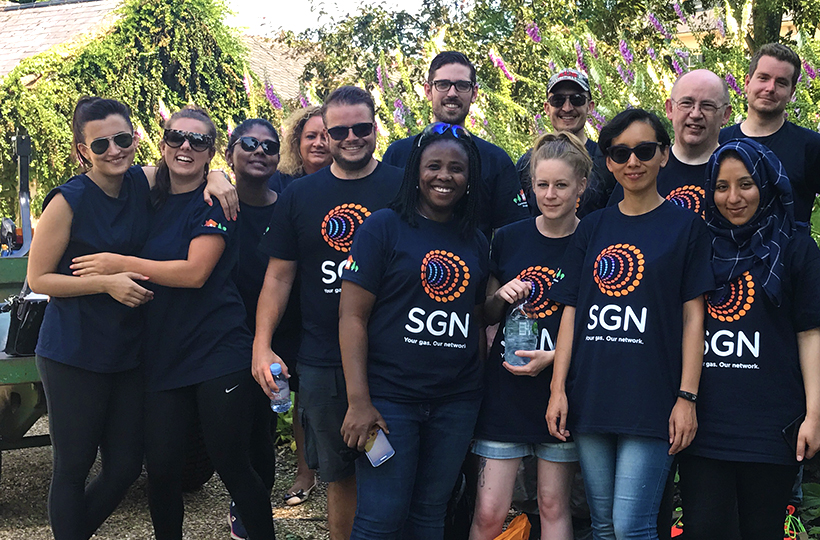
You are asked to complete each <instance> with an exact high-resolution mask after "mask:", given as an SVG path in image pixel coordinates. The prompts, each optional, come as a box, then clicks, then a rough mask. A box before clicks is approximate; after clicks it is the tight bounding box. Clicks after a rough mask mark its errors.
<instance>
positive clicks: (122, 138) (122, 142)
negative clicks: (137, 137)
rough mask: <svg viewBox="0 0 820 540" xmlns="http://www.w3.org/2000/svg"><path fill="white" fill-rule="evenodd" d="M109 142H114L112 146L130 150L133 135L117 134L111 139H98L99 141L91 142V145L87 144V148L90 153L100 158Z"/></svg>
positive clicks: (106, 149)
mask: <svg viewBox="0 0 820 540" xmlns="http://www.w3.org/2000/svg"><path fill="white" fill-rule="evenodd" d="M111 141H114V144H116V145H117V146H119V147H120V148H123V149H125V148H131V144H133V142H134V135H132V134H131V133H117V134H116V135H114V136H113V137H100V138H99V139H94V140H93V141H91V144H89V145H88V147H89V148H90V149H91V151H92V152H94V153H95V154H97V155H98V156H101V155H103V154H105V153H106V152H107V151H108V147H109V146H110V145H111Z"/></svg>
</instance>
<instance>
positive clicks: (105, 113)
mask: <svg viewBox="0 0 820 540" xmlns="http://www.w3.org/2000/svg"><path fill="white" fill-rule="evenodd" d="M111 115H119V116H122V117H123V119H125V121H126V122H127V123H128V127H129V128H131V133H133V132H134V126H133V124H131V110H130V109H129V108H128V106H127V105H125V104H124V103H121V102H119V101H117V100H115V99H104V98H101V97H96V96H88V97H84V98H81V99H80V101H78V102H77V106H76V107H74V115H73V116H72V118H71V133H72V141H71V157H72V159H77V160H78V161H79V162H80V168H81V170H82V171H87V170H88V169H90V168H91V162H89V161H88V160H87V159H86V158H85V156H83V155H82V153H80V151H79V150H78V149H77V145H78V144H80V143H83V144H85V125H86V124H87V123H89V122H93V121H94V120H105V119H106V118H108V117H109V116H111Z"/></svg>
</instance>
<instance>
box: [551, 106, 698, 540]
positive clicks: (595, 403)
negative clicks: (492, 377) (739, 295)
mask: <svg viewBox="0 0 820 540" xmlns="http://www.w3.org/2000/svg"><path fill="white" fill-rule="evenodd" d="M598 144H599V146H600V148H601V150H602V152H603V153H604V154H605V155H606V156H607V158H606V165H607V168H608V169H609V170H610V171H611V172H612V174H613V175H614V176H615V179H616V180H617V181H618V183H619V184H620V185H621V186H622V187H623V189H624V199H623V200H622V201H621V202H620V203H619V204H618V205H615V206H610V207H607V208H605V209H603V210H600V211H598V212H594V213H592V214H590V215H589V216H587V217H586V218H584V219H583V220H582V221H581V223H580V225H579V226H578V229H577V230H576V232H575V235H574V237H573V239H572V242H571V244H570V246H569V247H568V248H567V252H566V255H565V256H564V262H563V267H562V270H563V272H564V275H565V277H564V278H563V279H562V280H561V281H560V282H558V283H557V284H555V285H554V286H553V287H552V289H551V294H550V296H551V298H552V300H554V301H556V302H561V303H562V304H564V305H565V308H564V313H563V315H562V317H561V326H560V328H559V331H558V341H557V344H556V347H555V362H554V368H553V376H552V382H551V384H550V392H551V395H550V400H549V406H548V408H547V424H548V427H549V431H550V434H551V435H553V436H554V437H556V438H558V439H560V440H567V438H568V437H569V436H570V431H571V432H572V436H573V438H574V440H575V443H576V445H577V447H578V455H579V458H580V461H581V469H582V471H583V473H584V483H585V486H586V492H587V500H588V501H589V506H590V513H591V517H592V527H593V531H594V537H595V538H596V540H599V539H600V540H603V539H607V540H609V539H619V540H620V539H622V538H652V539H656V538H657V537H658V536H657V517H658V508H659V505H660V502H661V497H662V495H663V491H664V486H665V484H666V480H667V476H668V473H669V467H670V465H671V463H672V457H673V455H674V454H676V453H678V452H680V451H681V450H683V449H684V448H686V447H687V446H688V445H689V443H691V442H692V439H693V437H694V435H695V430H696V428H697V421H696V416H695V400H696V399H697V392H698V381H699V378H700V370H701V364H702V362H703V313H704V301H703V295H704V293H706V292H708V291H710V290H712V289H713V286H714V285H713V278H712V273H711V271H710V270H709V236H708V232H707V230H706V226H705V224H704V223H703V220H702V219H701V218H700V217H699V216H697V215H695V214H694V213H693V212H691V211H689V210H686V209H683V208H681V207H678V206H676V205H675V204H674V203H671V202H669V201H666V200H665V199H663V197H661V196H660V195H659V194H658V190H657V183H656V182H657V176H658V171H659V170H660V168H661V167H662V166H663V165H664V164H665V163H666V160H667V158H668V155H669V144H670V140H669V135H668V134H667V132H666V130H665V129H664V127H663V124H662V123H661V122H660V120H659V119H658V117H657V116H655V115H654V114H652V113H650V112H647V111H644V110H642V109H629V110H626V111H624V112H622V113H620V114H618V115H617V116H615V118H613V119H612V120H611V121H610V122H609V123H608V124H607V125H606V126H604V129H603V130H601V136H600V138H599V140H598ZM568 428H569V429H568Z"/></svg>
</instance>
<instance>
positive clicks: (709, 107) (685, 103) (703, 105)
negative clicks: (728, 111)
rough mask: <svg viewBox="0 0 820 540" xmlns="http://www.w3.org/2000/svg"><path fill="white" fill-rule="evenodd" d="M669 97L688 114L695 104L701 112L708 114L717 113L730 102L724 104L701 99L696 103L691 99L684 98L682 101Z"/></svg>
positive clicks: (681, 110)
mask: <svg viewBox="0 0 820 540" xmlns="http://www.w3.org/2000/svg"><path fill="white" fill-rule="evenodd" d="M669 99H670V101H672V103H674V104H675V107H677V109H678V110H679V111H680V112H682V113H687V114H688V113H690V112H692V109H694V108H695V106H697V107H698V108H699V109H700V112H702V113H703V114H704V115H707V116H708V115H712V114H715V113H716V112H718V110H720V109H722V108H723V107H726V106H727V105H728V103H725V104H723V105H717V104H715V103H712V102H711V101H701V102H699V103H695V102H694V101H692V100H691V99H682V100H680V101H678V100H676V99H672V98H669Z"/></svg>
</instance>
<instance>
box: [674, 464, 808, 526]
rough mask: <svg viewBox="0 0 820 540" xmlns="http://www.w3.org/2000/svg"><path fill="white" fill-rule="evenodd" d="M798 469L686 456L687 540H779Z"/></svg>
mask: <svg viewBox="0 0 820 540" xmlns="http://www.w3.org/2000/svg"><path fill="white" fill-rule="evenodd" d="M797 469H798V467H797V465H772V464H769V463H744V462H739V461H722V460H717V459H709V458H703V457H698V456H688V455H682V456H681V457H680V482H679V483H678V485H679V486H680V490H681V497H682V498H683V528H684V534H685V536H686V540H711V539H713V538H720V539H721V540H733V539H737V538H742V539H743V540H780V539H781V538H783V522H784V521H785V519H786V506H787V505H788V503H789V497H790V496H791V492H792V486H793V484H794V478H795V475H796V474H797Z"/></svg>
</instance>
